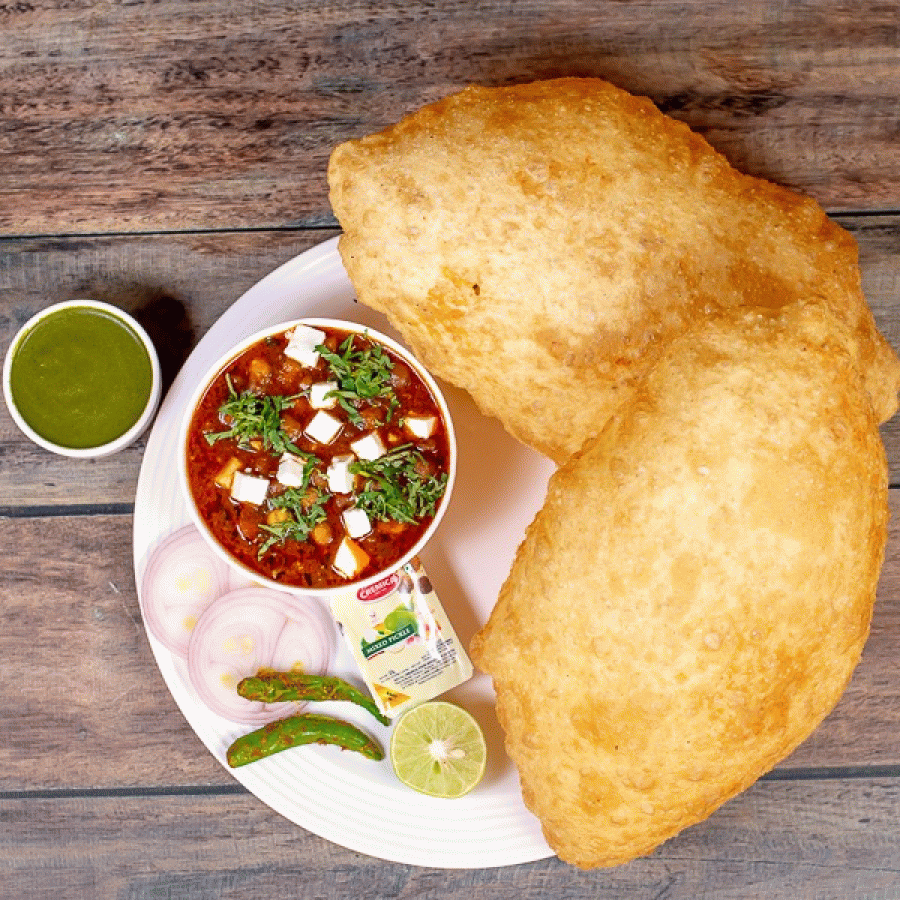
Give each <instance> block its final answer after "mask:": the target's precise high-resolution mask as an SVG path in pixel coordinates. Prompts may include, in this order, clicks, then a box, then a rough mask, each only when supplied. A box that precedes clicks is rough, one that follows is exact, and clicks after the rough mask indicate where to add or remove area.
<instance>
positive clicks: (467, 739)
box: [391, 700, 487, 798]
mask: <svg viewBox="0 0 900 900" xmlns="http://www.w3.org/2000/svg"><path fill="white" fill-rule="evenodd" d="M391 762H392V763H393V765H394V771H395V772H396V773H397V777H398V778H399V779H400V780H401V781H402V782H403V783H404V784H405V785H407V787H411V788H412V789H413V790H415V791H419V792H420V793H422V794H428V795H429V796H430V797H446V798H453V797H462V795H463V794H467V793H468V792H469V791H471V790H472V788H473V787H475V785H476V784H478V782H479V781H481V778H482V776H483V775H484V767H485V763H486V762H487V747H486V745H485V743H484V734H483V733H482V731H481V728H480V727H479V725H478V723H477V722H476V721H475V719H473V718H472V716H471V715H469V713H467V712H466V711H465V710H464V709H461V708H460V707H459V706H456V705H455V704H453V703H446V702H445V701H443V700H432V701H430V702H428V703H420V704H419V705H418V706H414V707H413V708H412V709H410V710H408V711H407V712H405V713H404V714H403V715H402V716H401V717H400V719H399V720H398V721H397V724H396V725H395V726H394V733H393V734H392V735H391Z"/></svg>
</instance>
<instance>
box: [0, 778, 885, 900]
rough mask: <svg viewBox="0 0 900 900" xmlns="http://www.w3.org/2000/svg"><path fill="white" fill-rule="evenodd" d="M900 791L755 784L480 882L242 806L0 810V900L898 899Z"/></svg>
mask: <svg viewBox="0 0 900 900" xmlns="http://www.w3.org/2000/svg"><path fill="white" fill-rule="evenodd" d="M898 813H900V785H898V782H897V781H896V780H895V779H888V780H879V779H861V780H857V781H849V782H843V783H842V782H837V781H828V780H824V781H813V782H793V783H786V782H761V783H759V784H757V785H755V786H754V787H753V788H751V789H750V790H749V791H747V792H746V793H745V794H743V795H742V796H740V797H738V798H736V799H734V800H732V801H731V802H730V803H728V804H726V805H725V806H724V807H722V808H721V809H720V810H719V811H718V812H716V813H715V814H714V815H713V816H712V818H711V819H709V820H708V821H706V822H703V823H701V824H699V825H696V826H694V827H693V828H690V829H688V830H687V831H685V832H682V834H680V835H678V836H677V837H675V838H673V839H672V840H671V841H670V842H669V843H667V844H665V845H664V846H663V847H661V848H659V849H658V850H657V851H656V852H655V853H654V854H652V855H651V856H650V857H648V858H646V859H640V860H635V861H634V862H631V863H628V864H627V865H624V866H620V867H618V868H616V869H607V870H598V871H594V872H582V871H580V870H578V869H575V868H573V867H571V866H568V865H566V864H565V863H562V862H560V861H559V860H558V859H557V858H555V857H551V858H548V859H545V860H540V861H538V862H534V863H527V864H523V865H518V866H505V867H501V868H496V869H484V870H447V869H444V870H440V869H431V868H419V867H413V866H407V865H400V864H396V863H387V862H381V861H378V860H375V859H372V858H369V857H367V856H363V855H361V854H358V853H355V852H352V851H349V850H344V849H342V848H340V847H338V846H335V845H333V844H331V843H328V842H326V841H324V840H322V839H320V838H318V837H315V836H313V835H311V834H309V833H308V832H306V831H304V830H303V829H302V828H299V827H297V826H294V825H292V824H291V823H289V822H288V821H287V820H285V819H282V818H281V817H280V816H278V815H276V814H275V813H273V812H271V811H270V810H269V809H267V808H266V807H264V806H263V805H262V804H261V803H259V802H258V801H256V800H255V799H254V798H252V797H250V796H249V795H246V794H240V795H237V796H225V797H222V796H187V797H180V796H175V797H166V796H163V797H149V798H147V797H140V796H136V797H93V796H87V797H79V798H71V799H68V798H48V799H34V798H22V799H17V798H15V797H7V798H4V799H2V800H0V815H2V820H3V825H4V827H3V829H2V830H0V869H2V871H3V886H2V888H0V892H2V895H3V896H4V897H10V898H12V897H28V898H29V900H56V898H57V897H60V896H63V897H76V896H77V897H89V896H90V897H128V898H129V900H151V898H158V897H163V896H164V897H197V898H201V897H202V898H207V897H208V898H216V900H227V898H232V897H233V898H246V897H251V896H252V897H266V898H268V900H296V898H310V900H311V898H319V897H328V898H329V900H344V898H348V900H349V898H357V897H359V896H363V895H366V896H371V897H423V898H434V897H441V898H444V900H463V898H472V897H477V898H489V897H498V898H499V897H516V898H518V900H538V898H540V900H543V898H546V897H565V898H568V900H586V898H596V900H620V898H622V897H629V898H635V900H651V898H661V897H666V898H668V900H703V898H712V897H717V898H724V897H727V898H729V900H759V898H760V897H765V898H767V900H821V898H823V897H834V898H838V897H840V898H849V897H860V898H861V897H872V898H874V897H885V898H887V897H896V896H898V892H900V833H898V830H897V828H896V821H897V815H898Z"/></svg>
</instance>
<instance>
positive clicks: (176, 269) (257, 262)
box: [0, 216, 900, 510]
mask: <svg viewBox="0 0 900 900" xmlns="http://www.w3.org/2000/svg"><path fill="white" fill-rule="evenodd" d="M838 221H839V222H840V224H841V225H843V226H844V227H845V228H847V229H848V230H849V231H850V233H851V234H853V235H854V237H855V238H856V239H857V241H858V243H859V248H860V267H861V270H862V277H863V287H864V290H865V292H866V296H867V298H868V301H869V304H870V306H871V307H872V310H873V312H874V315H875V318H876V321H877V322H878V325H879V327H880V328H881V329H882V331H883V332H884V333H885V335H886V337H887V338H888V340H890V341H891V343H892V344H893V346H894V347H896V348H898V349H900V217H898V216H842V217H839V218H838ZM336 234H338V232H337V231H336V230H334V229H321V230H312V231H263V232H225V233H218V234H171V235H156V236H150V235H146V236H141V235H136V236H109V237H73V238H65V237H52V238H51V237H47V238H28V239H7V240H0V352H2V353H5V351H6V348H7V347H8V346H9V343H10V342H11V340H12V338H13V336H14V334H15V332H16V331H17V330H18V328H19V327H21V325H22V324H23V323H24V322H25V321H26V320H27V319H28V318H29V317H30V316H31V315H33V314H34V313H35V312H37V311H38V310H40V309H42V308H44V307H45V306H47V305H49V304H50V303H52V302H55V301H58V300H67V299H71V298H73V297H79V296H90V297H94V298H95V299H98V300H105V301H107V302H109V303H112V304H114V305H116V306H119V307H121V308H123V309H126V310H128V311H130V312H133V313H135V314H136V315H137V317H138V318H139V319H140V320H141V321H142V322H143V324H144V325H145V327H147V329H148V330H149V331H150V333H151V335H152V336H153V338H154V341H155V344H156V347H157V350H158V352H159V354H160V358H161V360H162V364H163V370H164V374H165V376H166V383H167V384H168V383H171V380H172V378H174V376H175V374H176V372H177V370H178V368H179V367H180V365H181V364H182V362H183V361H184V360H185V359H186V357H187V354H188V353H189V352H190V350H191V349H192V348H193V347H194V346H195V345H196V343H197V341H198V340H199V339H200V338H201V337H202V336H203V335H204V334H205V333H206V332H207V331H208V330H209V328H210V326H211V325H212V324H213V323H214V322H215V321H216V320H217V319H218V318H219V316H221V315H222V313H223V312H224V311H225V310H226V309H228V307H229V306H231V305H232V304H233V303H234V302H235V300H237V299H238V297H240V295H241V294H242V293H243V292H244V291H246V290H247V289H248V288H250V287H251V286H252V285H253V284H255V283H256V282H257V281H259V279H261V278H262V277H263V276H265V275H267V274H268V273H269V272H271V271H272V270H273V269H275V268H276V267H277V266H279V265H281V264H282V263H284V262H286V261H288V260H289V259H291V258H292V257H294V256H295V255H297V254H298V253H301V252H302V251H304V250H306V249H308V248H309V247H312V246H314V245H316V244H318V243H321V242H322V241H325V240H328V239H329V238H332V237H333V236H334V235H336ZM882 433H883V436H884V439H885V444H886V448H887V454H888V461H889V464H890V469H891V479H892V483H895V484H897V483H900V416H898V417H895V418H894V419H892V420H891V421H890V422H888V423H887V424H886V425H885V426H884V428H883V430H882ZM143 447H144V441H139V442H138V443H137V444H135V445H134V446H133V447H132V448H129V449H128V450H126V451H124V452H122V453H119V454H116V455H115V456H112V457H107V458H105V459H99V460H90V461H77V460H76V461H73V460H69V459H64V458H61V457H55V456H53V455H52V454H49V453H45V452H44V451H42V450H40V449H38V448H37V447H35V446H34V445H32V444H31V443H30V442H28V441H27V440H26V439H25V438H24V436H23V435H22V434H21V433H20V432H19V431H18V429H17V428H16V427H15V425H14V423H13V421H12V418H11V417H10V415H9V413H8V411H7V409H6V407H5V405H4V404H0V461H2V465H0V510H3V509H6V508H10V507H22V506H26V507H33V508H40V507H43V506H48V505H69V506H79V505H83V504H95V503H106V504H123V503H125V504H127V503H131V502H132V500H133V498H134V488H135V484H136V481H137V474H138V470H139V468H140V461H141V458H142V453H143ZM23 473H25V474H24V476H23Z"/></svg>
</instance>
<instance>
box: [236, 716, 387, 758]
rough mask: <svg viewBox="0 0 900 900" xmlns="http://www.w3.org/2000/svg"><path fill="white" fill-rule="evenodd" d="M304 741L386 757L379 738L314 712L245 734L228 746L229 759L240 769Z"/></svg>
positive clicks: (364, 754)
mask: <svg viewBox="0 0 900 900" xmlns="http://www.w3.org/2000/svg"><path fill="white" fill-rule="evenodd" d="M301 744H336V745H337V746H338V747H341V748H342V749H344V750H355V751H356V752H357V753H362V755H363V756H365V757H366V758H367V759H375V760H381V759H384V750H382V749H381V746H380V745H379V744H378V742H377V741H375V740H374V739H373V738H371V737H369V735H367V734H366V733H365V732H364V731H361V730H360V729H359V728H357V727H356V726H355V725H351V724H350V723H349V722H344V721H342V720H341V719H332V718H329V717H328V716H318V715H314V714H312V713H303V714H300V715H296V716H288V717H287V718H286V719H279V720H278V721H276V722H269V724H268V725H264V726H263V727H262V728H258V729H257V730H256V731H251V732H250V733H249V734H245V735H242V736H241V737H239V738H238V739H237V740H236V741H235V742H234V743H233V744H232V745H231V746H230V747H229V748H228V752H227V753H226V759H227V760H228V765H229V766H231V767H232V768H233V769H236V768H237V767H238V766H246V765H247V764H248V763H252V762H256V761H257V760H259V759H264V758H265V757H267V756H272V755H273V754H275V753H280V752H281V751H282V750H288V749H290V748H291V747H299V746H300V745H301Z"/></svg>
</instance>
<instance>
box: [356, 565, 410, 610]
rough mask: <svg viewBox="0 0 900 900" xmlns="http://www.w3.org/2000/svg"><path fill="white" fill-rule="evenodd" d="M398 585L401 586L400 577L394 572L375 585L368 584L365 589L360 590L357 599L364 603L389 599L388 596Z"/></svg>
mask: <svg viewBox="0 0 900 900" xmlns="http://www.w3.org/2000/svg"><path fill="white" fill-rule="evenodd" d="M398 584H400V575H399V573H397V572H393V573H391V574H390V575H387V576H385V577H384V578H382V579H381V580H380V581H376V582H375V583H374V584H367V585H366V586H365V587H363V588H360V589H359V590H358V591H357V592H356V597H357V599H358V600H360V601H361V602H362V603H373V602H374V601H375V600H380V599H381V598H382V597H387V595H388V594H390V593H392V592H393V591H395V590H396V589H397V585H398Z"/></svg>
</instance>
